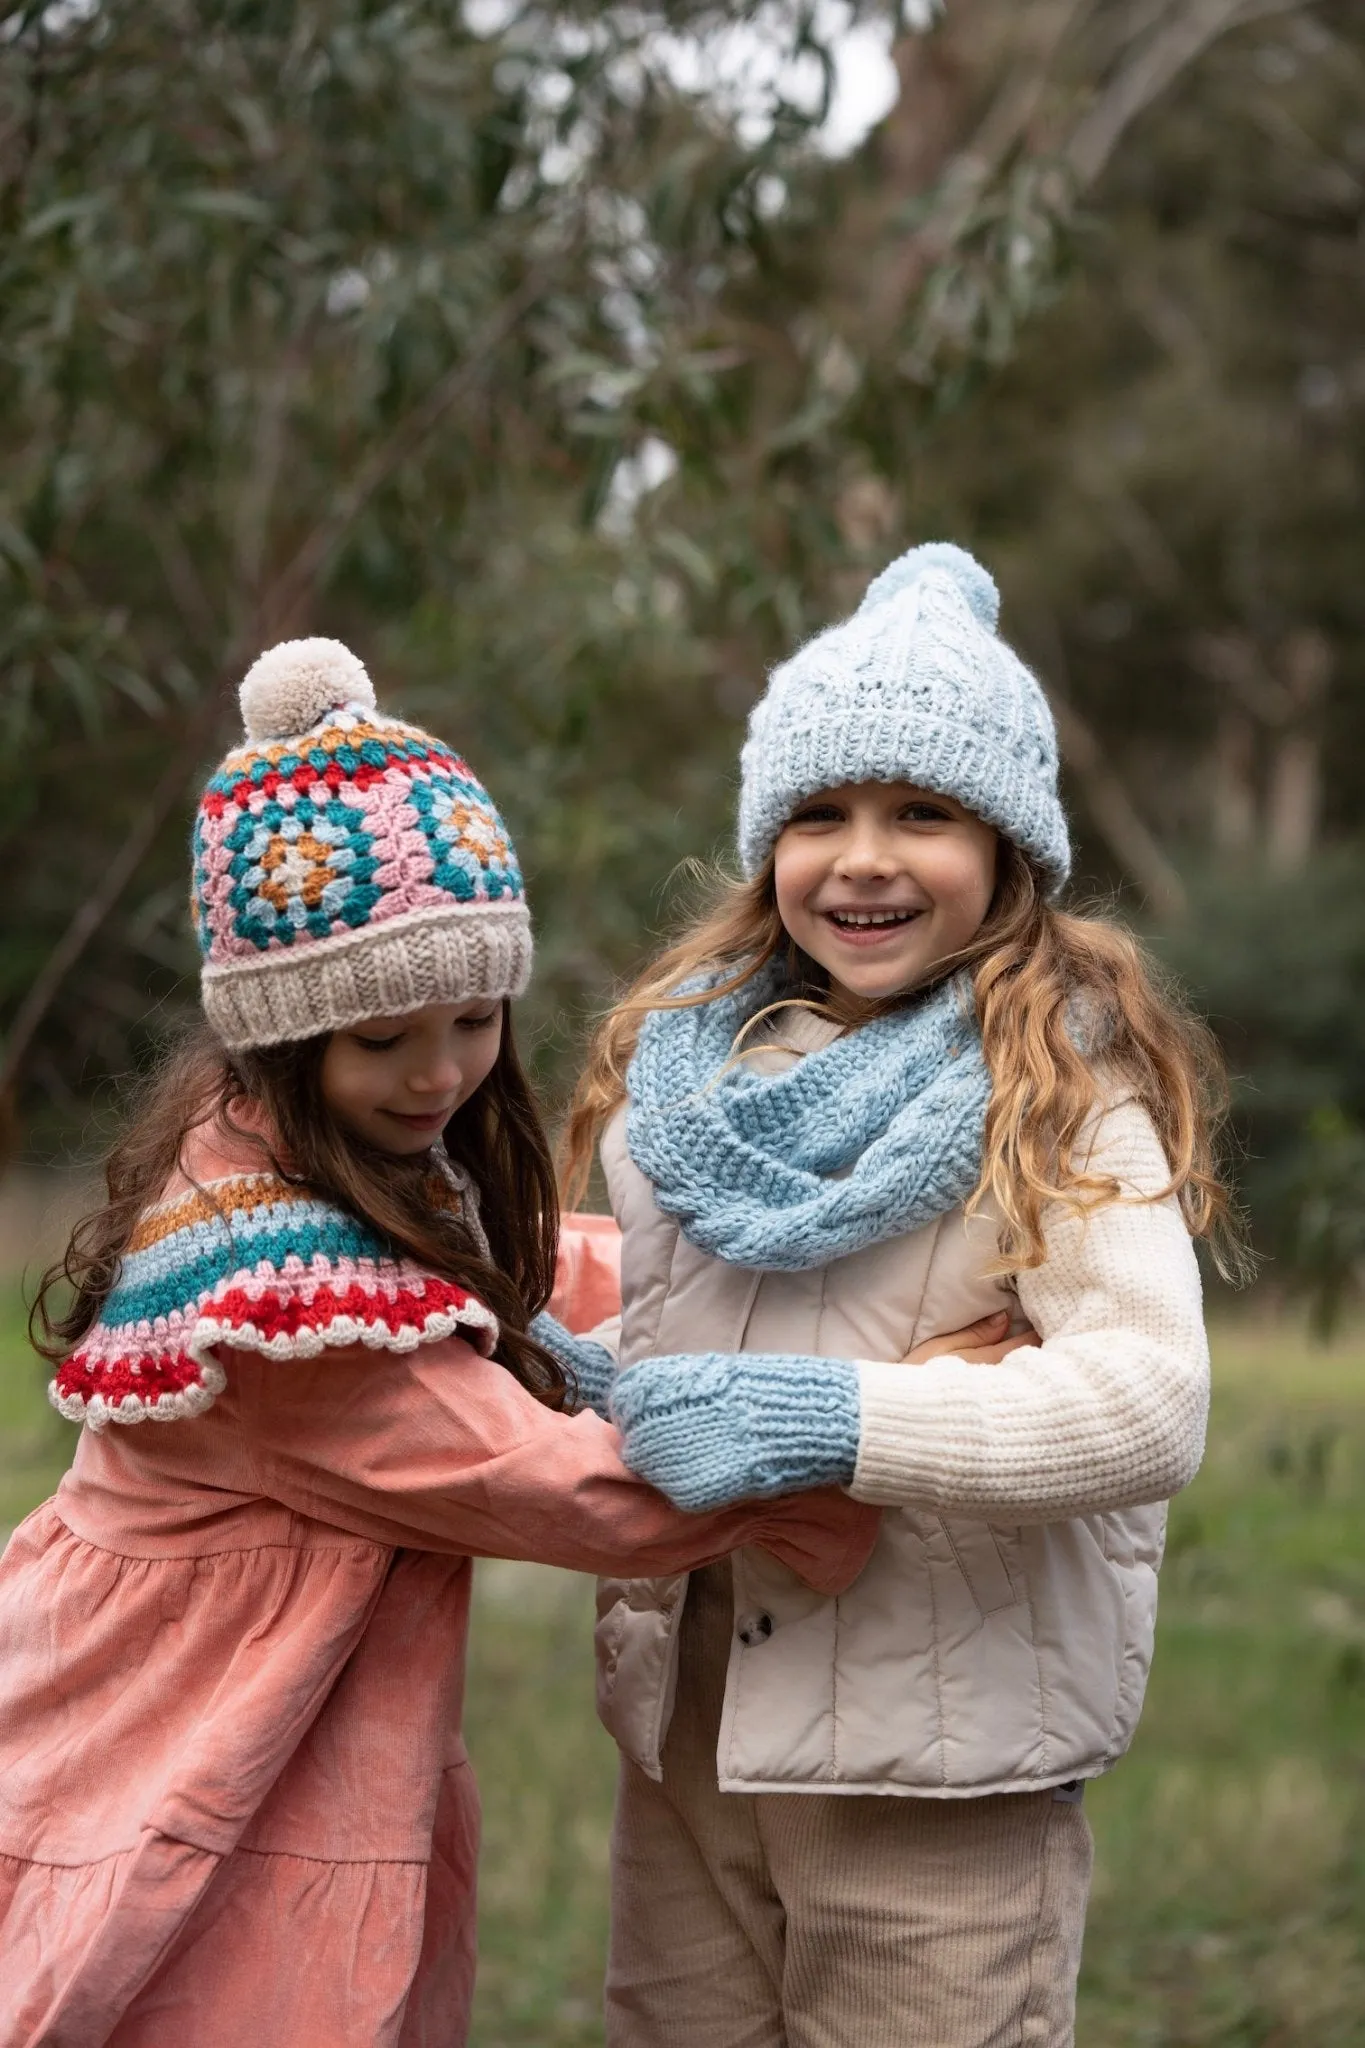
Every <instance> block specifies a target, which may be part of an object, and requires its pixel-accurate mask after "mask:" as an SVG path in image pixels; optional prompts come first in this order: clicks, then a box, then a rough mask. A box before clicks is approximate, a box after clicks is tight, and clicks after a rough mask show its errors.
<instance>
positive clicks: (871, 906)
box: [774, 782, 996, 1002]
mask: <svg viewBox="0 0 1365 2048" xmlns="http://www.w3.org/2000/svg"><path fill="white" fill-rule="evenodd" d="M995 849H996V834H995V831H994V828H993V827H992V826H990V825H986V824H983V823H982V821H981V819H980V818H976V817H973V816H972V814H971V812H970V811H965V810H964V809H963V808H962V805H961V804H960V803H958V802H956V801H955V799H954V798H952V797H950V796H935V795H933V794H932V793H931V792H930V791H929V790H925V789H917V788H916V787H915V786H914V784H913V783H909V782H849V783H845V784H844V785H843V786H842V787H841V788H839V789H825V790H821V791H820V793H819V795H818V796H813V797H810V798H808V799H807V801H806V802H805V803H803V804H801V805H800V806H799V807H798V809H797V810H796V811H795V812H794V813H793V815H792V817H791V818H790V819H789V820H788V822H787V824H786V826H785V827H784V828H783V831H782V834H781V836H780V838H779V839H778V842H777V847H776V851H775V854H774V880H775V883H776V888H777V908H778V913H779V915H780V916H781V919H782V922H783V924H784V925H785V926H786V928H787V930H788V931H789V932H790V934H791V936H792V937H793V938H794V939H795V941H796V943H797V945H798V946H800V947H801V949H802V951H803V952H805V953H808V954H809V955H810V957H811V959H812V960H816V961H818V962H819V964H820V966H821V967H823V968H825V969H826V970H827V972H828V973H829V975H830V978H831V980H832V981H833V983H834V986H835V989H836V990H842V991H843V992H844V993H845V994H846V995H850V996H853V997H855V998H856V999H858V1000H860V1001H863V1002H876V1001H878V1000H880V999H881V998H883V997H886V996H894V995H902V994H904V993H905V991H906V990H907V989H912V988H915V987H917V986H918V985H919V983H920V982H922V981H924V980H925V979H926V978H927V977H928V976H929V975H930V974H931V973H932V971H933V969H934V967H935V966H936V965H937V964H938V962H939V961H940V960H945V959H947V957H948V956H949V955H950V954H952V953H956V952H958V951H959V950H960V949H961V948H962V947H963V946H966V945H968V944H969V943H970V941H971V940H972V939H973V938H974V937H975V935H976V933H977V931H978V930H979V929H980V926H981V921H982V919H983V918H984V917H985V915H986V912H987V910H988V909H989V908H990V902H991V897H992V895H993V893H994V890H995Z"/></svg>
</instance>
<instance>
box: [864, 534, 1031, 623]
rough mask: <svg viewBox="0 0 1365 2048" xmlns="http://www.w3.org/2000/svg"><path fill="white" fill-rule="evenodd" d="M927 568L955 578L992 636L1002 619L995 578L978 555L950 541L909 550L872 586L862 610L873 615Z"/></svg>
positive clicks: (873, 581)
mask: <svg viewBox="0 0 1365 2048" xmlns="http://www.w3.org/2000/svg"><path fill="white" fill-rule="evenodd" d="M926 569H942V570H944V571H945V572H946V573H947V574H948V575H949V576H951V577H952V579H953V581H954V583H956V585H957V587H958V589H959V590H960V591H961V592H962V595H963V596H964V597H965V598H966V600H967V603H968V604H969V605H970V607H971V611H972V616H973V618H975V619H976V620H978V621H979V623H980V624H981V625H983V626H984V627H985V628H986V631H987V632H988V633H993V632H994V631H995V629H996V626H997V624H998V623H999V619H1000V592H999V591H998V590H997V589H996V586H995V578H994V576H992V575H991V572H990V570H989V569H983V568H982V566H981V564H980V562H978V561H977V559H976V556H975V555H969V554H968V553H967V550H966V549H965V548H960V547H958V546H956V545H955V543H954V542H952V541H950V540H927V541H925V542H924V543H923V544H922V545H921V546H920V547H917V548H907V549H906V552H905V553H904V554H903V555H897V557H896V559H895V561H894V562H888V564H887V566H886V567H885V568H884V569H883V570H882V573H881V575H880V576H874V577H873V579H872V581H871V582H870V583H869V584H868V586H867V592H866V595H865V596H864V598H863V601H862V603H861V604H860V605H859V606H858V610H859V611H860V612H870V611H872V610H873V609H874V608H875V607H876V606H877V605H881V604H885V603H886V600H887V599H888V598H889V597H895V596H896V594H897V592H898V591H902V590H909V589H910V588H911V586H912V585H913V584H916V583H918V582H919V579H920V577H921V576H922V575H923V574H924V572H925V570H926Z"/></svg>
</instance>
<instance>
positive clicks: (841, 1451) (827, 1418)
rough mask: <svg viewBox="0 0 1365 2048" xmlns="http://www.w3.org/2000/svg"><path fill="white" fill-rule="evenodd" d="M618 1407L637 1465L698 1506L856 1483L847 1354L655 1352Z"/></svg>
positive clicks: (616, 1399)
mask: <svg viewBox="0 0 1365 2048" xmlns="http://www.w3.org/2000/svg"><path fill="white" fill-rule="evenodd" d="M611 1415H612V1420H613V1421H614V1422H615V1423H616V1425H617V1427H618V1428H619V1429H620V1431H621V1438H622V1444H621V1455H622V1457H623V1458H624V1459H625V1461H626V1463H627V1464H628V1465H629V1466H630V1467H631V1470H632V1471H634V1472H637V1473H638V1474H639V1475H640V1477H641V1478H642V1479H647V1480H648V1481H649V1482H650V1485H651V1486H657V1487H658V1489H659V1491H660V1492H661V1493H666V1494H667V1495H668V1498H669V1499H670V1500H671V1501H672V1502H673V1504H674V1506H675V1507H680V1508H686V1509H688V1510H690V1511H691V1512H692V1513H693V1514H701V1513H702V1512H704V1511H705V1510H706V1509H708V1508H719V1507H726V1506H728V1504H729V1503H730V1502H731V1501H737V1500H755V1499H762V1498H766V1497H767V1496H770V1495H772V1494H779V1493H800V1492H803V1491H804V1489H805V1488H806V1487H808V1486H828V1485H847V1483H848V1482H849V1481H850V1480H851V1479H852V1477H853V1471H854V1467H855V1465H856V1463H857V1459H858V1426H859V1401H858V1372H857V1368H856V1366H854V1365H852V1364H850V1362H849V1361H848V1360H847V1359H844V1358H799V1357H789V1356H786V1355H785V1354H782V1353H774V1352H762V1351H755V1352H726V1351H706V1352H700V1353H693V1352H675V1353H672V1354H671V1355H668V1356H665V1357H663V1358H646V1359H642V1360H641V1362H640V1364H639V1365H633V1366H631V1368H630V1370H629V1371H628V1372H624V1373H622V1374H620V1376H619V1377H618V1378H617V1381H616V1384H615V1386H614V1387H613V1388H612V1394H611Z"/></svg>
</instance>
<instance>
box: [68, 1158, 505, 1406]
mask: <svg viewBox="0 0 1365 2048" xmlns="http://www.w3.org/2000/svg"><path fill="white" fill-rule="evenodd" d="M455 1335H460V1336H463V1337H465V1338H466V1339H467V1340H468V1342H469V1343H471V1344H473V1345H474V1346H475V1348H476V1349H477V1350H479V1351H482V1352H483V1353H484V1354H485V1355H488V1354H490V1353H491V1352H492V1349H493V1346H494V1344H495V1343H496V1342H497V1335H498V1325H497V1321H496V1319H495V1317H494V1316H493V1314H492V1312H491V1311H490V1310H489V1309H487V1308H485V1307H484V1305H483V1303H482V1302H481V1301H477V1300H476V1299H475V1298H474V1296H473V1295H471V1294H468V1293H466V1292H465V1290H464V1289H463V1288H462V1287H458V1286H456V1285H455V1283H454V1282H453V1281H450V1280H445V1279H441V1278H440V1277H438V1276H437V1275H436V1274H434V1273H428V1272H425V1271H423V1269H422V1268H421V1267H420V1266H418V1265H415V1264H414V1263H413V1262H412V1260H410V1259H403V1258H395V1257H394V1255H393V1253H392V1251H391V1249H390V1248H389V1247H388V1246H387V1245H386V1244H385V1242H384V1240H383V1239H382V1238H381V1237H379V1236H378V1235H377V1234H376V1232H374V1231H373V1230H371V1229H369V1228H368V1227H367V1226H366V1225H365V1224H363V1223H361V1222H359V1221H358V1220H357V1219H356V1218H355V1217H353V1216H350V1215H348V1214H347V1213H346V1212H345V1211H344V1210H341V1209H337V1208H334V1207H333V1206H332V1205H331V1204H330V1203H328V1202H323V1201H319V1200H317V1199H316V1198H315V1197H313V1196H311V1195H309V1194H308V1193H307V1191H306V1190H304V1189H301V1188H298V1187H296V1186H293V1185H292V1184H290V1183H289V1182H286V1181H283V1180H280V1179H279V1178H278V1177H277V1176H276V1175H275V1174H272V1173H255V1174H239V1175H230V1176H228V1177H226V1178H224V1179H221V1180H213V1181H209V1182H208V1183H207V1184H206V1185H205V1186H204V1187H203V1188H202V1189H200V1190H196V1191H194V1192H192V1193H189V1194H184V1195H177V1196H175V1197H173V1198H172V1199H171V1200H170V1201H166V1202H160V1203H158V1204H156V1206H155V1207H153V1208H151V1209H149V1210H148V1211H147V1212H146V1214H145V1215H144V1216H143V1218H142V1221H141V1222H140V1223H139V1225H138V1227H137V1230H136V1231H135V1232H134V1235H133V1238H132V1241H131V1243H130V1244H129V1247H128V1250H127V1251H126V1252H125V1253H124V1256H123V1259H122V1261H121V1262H120V1267H119V1274H118V1279H117V1281H116V1282H115V1284H114V1287H113V1289H112V1290H111V1292H110V1294H109V1297H108V1299H107V1300H106V1302H105V1304H104V1311H103V1314H102V1315H101V1317H100V1320H99V1322H98V1323H96V1325H95V1326H94V1328H93V1329H91V1330H90V1331H89V1332H88V1333H87V1334H86V1336H85V1337H84V1338H83V1339H82V1341H81V1344H80V1347H79V1349H78V1350H76V1351H75V1352H74V1353H73V1354H72V1356H71V1357H70V1358H68V1359H67V1360H66V1361H65V1362H64V1363H63V1364H62V1365H61V1366H59V1367H58V1369H57V1373H56V1376H55V1378H54V1379H53V1381H52V1383H51V1385H50V1387H49V1388H48V1397H49V1399H50V1400H51V1402H52V1405H53V1406H54V1408H57V1409H59V1410H60V1412H61V1413H62V1414H63V1415H64V1416H66V1418H67V1419H68V1421H71V1422H85V1423H88V1424H89V1426H90V1427H91V1428H92V1429H102V1428H104V1426H105V1424H106V1423H110V1422H144V1421H147V1420H151V1421H155V1422H171V1421H175V1420H177V1419H179V1418H182V1417H186V1416H191V1415H198V1414H201V1413H202V1412H203V1410H204V1409H205V1408H208V1407H211V1406H212V1404H213V1402H214V1400H215V1399H216V1398H217V1396H218V1395H219V1394H220V1393H221V1392H222V1390H223V1388H224V1386H225V1385H226V1375H225V1373H224V1371H223V1368H222V1366H221V1365H220V1364H219V1362H218V1360H217V1359H216V1358H215V1357H214V1356H213V1352H214V1350H215V1348H216V1347H220V1346H221V1347H226V1348H227V1349H230V1350H238V1351H259V1352H263V1353H264V1354H265V1356H266V1357H268V1358H274V1359H281V1360H283V1359H290V1358H314V1357H316V1356H317V1355H318V1353H319V1352H322V1351H326V1350H330V1349H334V1348H340V1347H344V1346H347V1345H353V1344H364V1345H367V1346H368V1347H370V1348H371V1349H372V1350H382V1351H400V1352H401V1351H413V1350H416V1348H417V1346H418V1345H420V1344H434V1343H439V1342H440V1341H441V1340H442V1339H443V1338H446V1337H451V1336H455Z"/></svg>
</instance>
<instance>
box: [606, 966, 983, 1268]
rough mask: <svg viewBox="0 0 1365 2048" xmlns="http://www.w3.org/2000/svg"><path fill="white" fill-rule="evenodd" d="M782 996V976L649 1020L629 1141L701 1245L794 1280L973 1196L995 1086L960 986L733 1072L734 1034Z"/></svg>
mask: <svg viewBox="0 0 1365 2048" xmlns="http://www.w3.org/2000/svg"><path fill="white" fill-rule="evenodd" d="M782 994H783V989H782V985H781V980H780V975H779V973H778V971H777V970H776V969H775V968H774V969H769V970H768V971H767V972H766V973H764V974H761V975H758V976H756V977H755V979H754V980H753V981H751V982H748V983H746V984H745V986H744V987H743V988H741V989H739V990H738V991H737V992H736V993H735V994H734V995H731V996H720V997H717V999H716V1000H715V1001H714V1002H710V1003H701V1004H698V1005H697V1007H696V1008H694V1009H687V1010H653V1011H651V1012H650V1014H649V1016H648V1017H647V1018H646V1020H645V1024H644V1028H643V1030H642V1031H641V1033H640V1043H639V1047H638V1049H637V1051H636V1054H635V1058H634V1060H633V1061H632V1063H631V1068H630V1073H629V1076H628V1089H629V1101H630V1107H629V1110H628V1112H627V1118H626V1143H627V1147H628V1149H629V1152H630V1156H631V1158H632V1159H633V1160H634V1161H635V1164H636V1165H637V1166H638V1167H639V1169H640V1171H641V1172H642V1173H643V1174H645V1175H646V1176H647V1178H648V1179H649V1180H650V1181H651V1182H652V1183H653V1187H654V1195H655V1199H656V1201H657V1202H658V1204H659V1207H660V1208H661V1209H664V1210H666V1211H667V1213H668V1214H669V1215H670V1216H676V1217H677V1218H678V1220H679V1222H680V1223H681V1225H682V1230H683V1234H684V1236H685V1237H686V1238H687V1239H688V1240H689V1242H690V1243H692V1244H694V1245H696V1246H697V1248H698V1250H700V1251H704V1252H710V1253H711V1254H713V1256H715V1257H716V1258H720V1259H725V1260H726V1261H727V1262H728V1263H729V1264H731V1265H734V1266H748V1267H751V1268H754V1269H756V1270H765V1271H775V1272H784V1273H793V1272H802V1271H804V1270H805V1269H807V1268H808V1267H812V1266H821V1265H824V1264H825V1262H826V1261H827V1260H829V1259H837V1258H843V1257H844V1256H846V1255H847V1254H848V1253H849V1252H856V1251H860V1250H861V1249H862V1247H863V1246H864V1245H868V1244H879V1243H881V1242H882V1240H883V1239H885V1238H889V1237H899V1236H902V1235H903V1234H904V1233H905V1232H907V1231H910V1230H914V1229H916V1228H918V1226H919V1225H920V1224H922V1223H928V1222H931V1221H932V1220H933V1218H934V1217H935V1216H942V1215H945V1214H946V1213H947V1211H948V1210H949V1209H952V1208H955V1207H956V1205H957V1204H958V1203H959V1202H961V1201H963V1200H965V1199H966V1197H967V1196H968V1195H969V1194H970V1193H971V1191H972V1189H973V1188H974V1187H975V1185H976V1182H977V1178H978V1176H979V1174H980V1171H981V1147H982V1138H983V1134H984V1130H985V1121H986V1103H987V1100H988V1098H989V1095H990V1077H989V1075H988V1073H987V1071H986V1064H985V1061H984V1059H983V1058H982V1054H981V1040H980V1036H979V1033H978V1031H977V1027H976V1023H975V1020H974V1018H973V1016H972V1012H971V1006H970V996H969V995H968V994H966V992H965V991H964V989H963V987H962V984H961V982H960V981H950V982H945V983H943V984H941V985H940V986H939V987H938V988H936V989H933V990H931V991H930V993H929V994H928V995H926V996H925V997H924V998H923V1000H922V1001H920V1002H918V1003H916V1004H915V1005H914V1006H913V1007H909V1008H906V1009H903V1010H897V1011H895V1012H893V1013H892V1014H891V1015H889V1016H885V1017H878V1018H875V1019H874V1020H873V1021H872V1022H871V1023H869V1024H864V1025H862V1026H860V1027H859V1029H857V1030H856V1031H850V1032H848V1033H846V1034H845V1035H844V1036H843V1037H841V1038H837V1039H835V1040H834V1042H833V1043H832V1044H831V1045H827V1046H825V1047H823V1048H821V1049H820V1050H819V1051H817V1052H812V1053H809V1054H807V1055H806V1057H805V1058H804V1059H800V1060H798V1061H797V1062H796V1063H795V1065H794V1066H792V1067H789V1068H788V1069H787V1070H786V1071H785V1072H782V1073H775V1074H757V1073H754V1072H753V1070H752V1069H751V1068H749V1067H747V1066H745V1065H742V1064H741V1065H736V1066H732V1067H731V1068H730V1069H729V1070H728V1071H727V1072H725V1073H721V1072H720V1070H721V1068H722V1067H724V1066H725V1063H726V1061H727V1060H728V1059H729V1057H730V1054H731V1050H732V1047H733V1045H734V1040H735V1037H736V1034H737V1033H738V1032H739V1031H740V1030H741V1029H742V1028H743V1026H744V1025H745V1024H746V1023H747V1022H748V1020H749V1019H750V1018H751V1017H754V1016H756V1015H757V1014H758V1012H759V1011H760V1010H761V1009H763V1008H765V1007H766V1006H767V1005H768V1004H769V1003H772V1002H776V1001H780V1000H781V997H782ZM717 1076H719V1078H717ZM831 1175H839V1176H841V1177H840V1178H838V1179H831V1178H830V1176H831Z"/></svg>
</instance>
